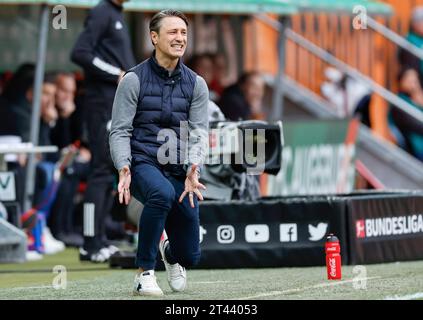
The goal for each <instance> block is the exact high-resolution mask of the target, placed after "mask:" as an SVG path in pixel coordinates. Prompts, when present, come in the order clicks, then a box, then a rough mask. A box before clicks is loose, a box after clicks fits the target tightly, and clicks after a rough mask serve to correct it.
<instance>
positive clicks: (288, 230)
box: [279, 223, 298, 242]
mask: <svg viewBox="0 0 423 320" xmlns="http://www.w3.org/2000/svg"><path fill="white" fill-rule="evenodd" d="M279 230H280V240H281V242H296V241H298V234H297V224H296V223H283V224H280V225H279Z"/></svg>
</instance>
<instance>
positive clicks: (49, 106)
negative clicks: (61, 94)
mask: <svg viewBox="0 0 423 320" xmlns="http://www.w3.org/2000/svg"><path fill="white" fill-rule="evenodd" d="M55 95H56V85H55V84H53V83H44V84H43V89H42V92H41V118H43V120H44V121H45V122H47V123H49V122H51V121H55V120H57V110H56V108H55V106H54V104H55Z"/></svg>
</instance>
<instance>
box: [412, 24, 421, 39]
mask: <svg viewBox="0 0 423 320" xmlns="http://www.w3.org/2000/svg"><path fill="white" fill-rule="evenodd" d="M413 30H414V32H415V33H417V34H418V35H419V36H423V21H415V22H413Z"/></svg>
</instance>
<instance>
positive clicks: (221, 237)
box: [217, 225, 235, 244]
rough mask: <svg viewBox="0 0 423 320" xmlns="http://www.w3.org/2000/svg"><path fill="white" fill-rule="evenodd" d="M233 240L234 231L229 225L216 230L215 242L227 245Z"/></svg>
mask: <svg viewBox="0 0 423 320" xmlns="http://www.w3.org/2000/svg"><path fill="white" fill-rule="evenodd" d="M234 240H235V229H234V227H233V226H231V225H222V226H219V227H218V228H217V242H219V243H223V244H228V243H232V242H234Z"/></svg>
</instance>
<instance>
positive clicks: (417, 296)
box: [384, 292, 423, 300]
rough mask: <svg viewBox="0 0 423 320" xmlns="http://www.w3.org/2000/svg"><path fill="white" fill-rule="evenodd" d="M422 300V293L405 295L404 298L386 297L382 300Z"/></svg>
mask: <svg viewBox="0 0 423 320" xmlns="http://www.w3.org/2000/svg"><path fill="white" fill-rule="evenodd" d="M421 298H423V292H417V293H414V294H407V295H405V296H397V295H395V296H393V297H386V298H385V299H384V300H415V299H421Z"/></svg>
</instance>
